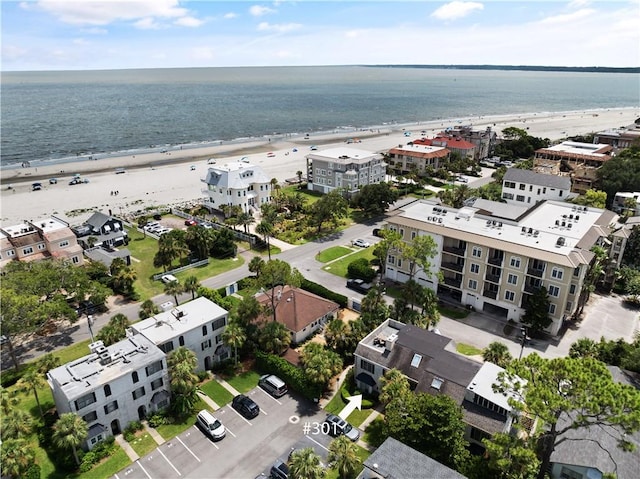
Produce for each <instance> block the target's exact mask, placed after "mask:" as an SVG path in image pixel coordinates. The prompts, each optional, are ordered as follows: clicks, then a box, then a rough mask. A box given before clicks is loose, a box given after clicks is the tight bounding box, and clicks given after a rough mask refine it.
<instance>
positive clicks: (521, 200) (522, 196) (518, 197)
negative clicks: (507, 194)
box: [516, 195, 524, 203]
mask: <svg viewBox="0 0 640 479" xmlns="http://www.w3.org/2000/svg"><path fill="white" fill-rule="evenodd" d="M516 201H520V202H522V203H524V195H518V196H516Z"/></svg>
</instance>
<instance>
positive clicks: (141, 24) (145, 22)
mask: <svg viewBox="0 0 640 479" xmlns="http://www.w3.org/2000/svg"><path fill="white" fill-rule="evenodd" d="M133 25H134V26H135V27H136V28H139V29H140V30H158V29H159V28H160V24H158V22H156V21H155V20H154V19H153V18H150V17H147V18H141V19H140V20H138V21H137V22H134V24H133Z"/></svg>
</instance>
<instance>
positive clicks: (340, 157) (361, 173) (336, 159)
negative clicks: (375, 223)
mask: <svg viewBox="0 0 640 479" xmlns="http://www.w3.org/2000/svg"><path fill="white" fill-rule="evenodd" d="M306 159H307V189H309V190H311V191H318V192H320V193H325V194H326V193H329V192H330V191H333V190H335V189H341V190H343V191H344V192H345V194H346V195H347V196H349V195H352V194H355V193H357V192H358V191H359V190H360V188H362V187H363V186H365V185H372V184H375V183H382V182H384V181H385V179H386V167H387V164H386V163H385V161H384V157H383V156H382V155H381V154H380V153H372V152H370V151H366V150H360V149H355V148H342V147H340V148H330V149H328V150H322V151H314V152H312V153H311V154H309V155H307V156H306Z"/></svg>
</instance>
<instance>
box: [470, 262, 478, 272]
mask: <svg viewBox="0 0 640 479" xmlns="http://www.w3.org/2000/svg"><path fill="white" fill-rule="evenodd" d="M471 272H472V273H475V274H478V273H479V272H480V265H479V264H477V263H471Z"/></svg>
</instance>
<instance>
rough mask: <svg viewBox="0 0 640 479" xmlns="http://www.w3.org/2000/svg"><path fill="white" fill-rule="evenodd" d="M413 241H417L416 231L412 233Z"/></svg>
mask: <svg viewBox="0 0 640 479" xmlns="http://www.w3.org/2000/svg"><path fill="white" fill-rule="evenodd" d="M411 239H416V232H415V231H412V232H411Z"/></svg>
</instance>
